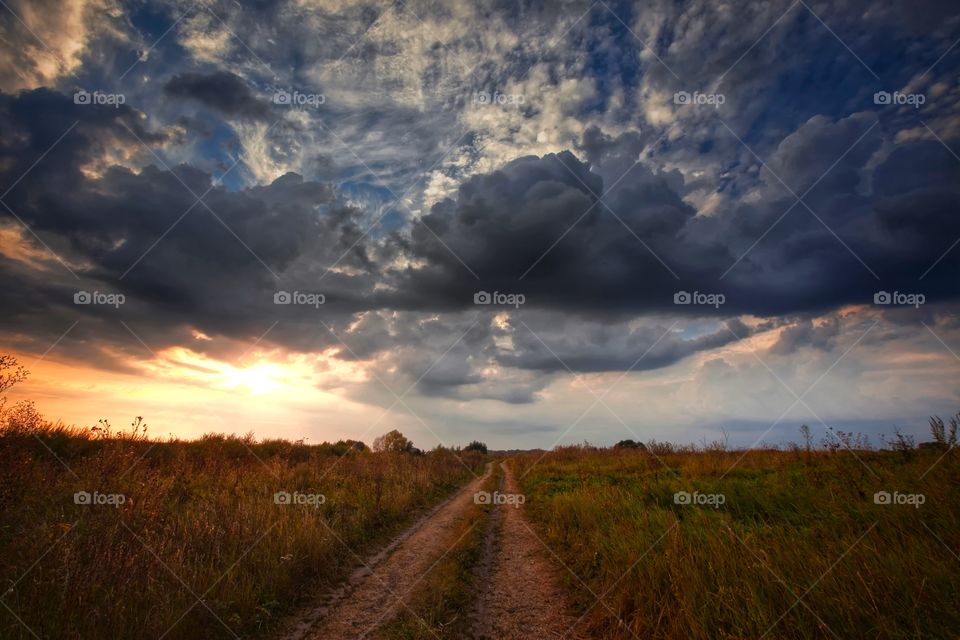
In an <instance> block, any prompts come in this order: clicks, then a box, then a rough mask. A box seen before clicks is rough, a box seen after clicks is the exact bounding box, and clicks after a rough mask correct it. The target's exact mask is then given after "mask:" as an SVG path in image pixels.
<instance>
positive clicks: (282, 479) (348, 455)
mask: <svg viewBox="0 0 960 640" xmlns="http://www.w3.org/2000/svg"><path fill="white" fill-rule="evenodd" d="M102 426H105V425H102ZM461 460H463V461H464V462H461ZM482 460H483V459H482V456H481V455H479V454H476V453H471V452H459V453H457V454H456V455H455V454H454V453H453V452H450V451H446V450H436V451H432V452H429V453H426V454H422V455H417V454H416V453H413V454H411V453H386V452H381V453H373V452H369V451H362V452H361V451H356V450H354V449H353V448H352V447H351V446H350V443H341V444H339V445H319V446H307V445H303V444H298V443H289V442H283V441H270V442H256V441H254V440H253V439H252V438H247V439H243V438H237V437H224V436H208V437H205V438H203V439H201V440H199V441H195V442H153V441H150V440H148V439H146V438H145V437H144V436H143V430H142V429H139V428H136V427H134V428H131V429H129V430H127V432H126V433H125V434H120V435H119V436H118V435H117V434H115V433H110V432H109V431H107V430H106V429H104V430H101V431H96V432H93V431H81V430H77V429H71V428H64V427H57V426H53V425H38V424H35V423H34V424H32V425H31V426H30V428H28V429H22V428H21V429H17V430H12V431H11V430H8V431H7V432H6V433H3V434H0V579H2V580H3V584H4V593H3V595H2V598H0V603H2V605H3V606H2V607H0V637H2V638H31V637H33V636H32V635H31V631H32V633H34V634H36V635H37V636H39V637H42V638H58V639H69V638H84V639H91V638H117V637H129V638H146V637H150V638H161V637H162V638H167V639H171V640H173V639H177V638H184V639H187V638H190V639H194V638H201V637H202V638H232V637H235V635H234V634H236V635H238V636H244V637H249V636H250V635H261V634H262V633H263V632H266V631H269V630H270V629H271V628H273V627H274V626H275V625H276V623H277V620H278V618H279V617H281V616H282V615H283V614H285V613H286V612H289V611H293V610H295V609H296V608H297V607H298V606H299V605H300V604H302V601H303V599H304V598H309V597H310V596H311V595H312V594H314V593H316V592H317V591H318V590H319V589H321V588H322V587H324V586H325V585H330V584H333V583H335V582H337V581H338V580H340V579H341V578H342V577H343V576H344V574H345V572H346V571H347V570H348V569H350V568H351V567H352V566H354V564H355V562H356V561H357V558H356V557H355V556H354V554H353V552H354V551H355V552H357V553H364V552H366V551H367V550H370V549H372V548H374V547H375V546H376V545H378V544H380V543H382V542H383V541H385V540H387V539H388V538H389V537H390V536H392V535H393V534H395V533H396V532H397V531H398V530H399V529H400V528H401V527H402V526H403V525H405V524H407V523H409V522H411V521H412V520H413V519H414V517H415V516H416V515H417V514H418V512H421V511H423V510H424V509H425V508H426V507H428V506H429V505H431V504H433V503H435V502H437V501H438V500H440V499H441V498H443V497H444V496H446V495H448V494H450V493H451V492H452V491H453V490H454V489H455V488H456V487H458V486H461V485H463V484H464V482H465V481H466V480H467V479H468V478H472V477H473V476H472V474H471V472H470V470H469V469H468V468H467V466H465V465H468V466H470V467H471V468H472V470H473V471H476V472H479V471H480V470H482V467H483V462H482ZM78 502H79V504H78ZM28 628H29V629H30V630H31V631H28Z"/></svg>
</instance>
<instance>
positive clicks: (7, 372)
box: [0, 354, 30, 418]
mask: <svg viewBox="0 0 960 640" xmlns="http://www.w3.org/2000/svg"><path fill="white" fill-rule="evenodd" d="M29 374H30V372H29V371H27V370H26V369H25V368H24V367H21V366H20V363H19V362H17V359H16V358H14V357H13V356H8V355H3V354H0V393H3V392H4V391H6V390H7V389H9V388H10V387H12V386H13V385H15V384H17V383H18V382H23V381H24V380H26V379H27V376H28V375H29ZM6 413H7V399H6V398H0V418H3V416H4V415H5V414H6ZM8 417H9V416H8Z"/></svg>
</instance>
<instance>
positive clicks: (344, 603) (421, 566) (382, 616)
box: [288, 464, 493, 640]
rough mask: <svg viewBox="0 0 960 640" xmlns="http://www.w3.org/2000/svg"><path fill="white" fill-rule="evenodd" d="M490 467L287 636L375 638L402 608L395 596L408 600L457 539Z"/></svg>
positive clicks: (308, 639)
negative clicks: (459, 524)
mask: <svg viewBox="0 0 960 640" xmlns="http://www.w3.org/2000/svg"><path fill="white" fill-rule="evenodd" d="M492 470H493V465H492V464H488V465H487V467H486V469H485V470H484V473H483V476H481V477H480V478H476V479H474V480H473V481H471V482H470V484H468V485H467V486H466V487H464V488H463V489H461V490H460V491H458V492H457V493H456V494H455V495H454V497H453V498H451V499H450V500H448V501H447V502H446V503H444V504H442V505H441V506H440V507H439V508H438V509H436V510H434V511H433V512H431V514H428V516H427V517H425V518H423V519H421V520H420V521H419V522H418V523H417V524H415V525H414V526H413V527H411V529H409V530H407V532H406V533H405V534H404V535H403V536H401V537H400V538H399V539H398V540H395V541H394V543H392V544H391V545H390V547H388V548H387V549H386V550H385V551H383V552H381V553H380V554H378V556H377V557H376V558H375V559H374V564H371V563H370V562H368V563H367V564H368V566H370V567H371V568H372V570H373V571H372V573H371V572H370V571H369V570H367V569H366V568H364V569H362V570H360V571H358V572H357V573H356V574H354V576H353V577H352V578H351V579H350V580H349V581H348V583H347V585H345V587H344V588H343V589H342V590H341V591H340V592H338V594H337V597H336V600H337V601H336V602H335V603H332V604H331V605H325V606H322V607H319V608H317V609H315V610H314V611H312V612H310V613H308V614H307V615H306V616H305V617H304V621H303V622H301V623H300V624H299V625H298V626H297V629H296V630H295V631H294V633H293V634H291V635H290V636H288V640H295V639H296V640H301V639H304V640H327V639H332V638H337V639H338V640H349V639H351V638H373V637H377V633H376V630H377V629H378V628H379V627H380V626H381V625H383V624H385V623H386V622H389V621H390V620H391V619H392V618H393V617H394V616H395V615H396V614H397V613H398V612H399V611H400V610H401V609H403V608H404V606H403V605H402V604H401V603H400V599H402V600H403V601H404V602H406V601H407V599H408V598H409V597H410V595H411V591H412V590H413V588H414V587H415V586H416V585H417V583H418V581H419V580H420V577H421V576H423V575H424V574H425V573H426V572H427V571H428V570H429V569H430V567H431V566H432V565H433V564H434V562H436V561H437V560H438V559H440V558H441V557H442V556H443V555H444V554H445V553H446V552H447V551H448V550H449V549H450V547H451V546H453V544H454V543H455V542H456V540H455V539H453V538H452V531H453V530H454V528H455V527H456V524H457V522H458V521H459V518H460V517H462V516H463V514H464V512H465V511H466V510H467V507H468V506H469V505H470V504H471V503H472V502H473V494H474V493H475V492H476V491H479V490H480V486H481V485H482V484H483V482H484V481H485V480H486V479H487V478H488V477H489V476H490V474H491V473H492ZM388 554H389V556H388V557H386V558H385V559H384V556H387V555H388ZM377 560H382V561H380V562H376V561H377ZM316 620H320V621H319V622H318V623H315V621H316Z"/></svg>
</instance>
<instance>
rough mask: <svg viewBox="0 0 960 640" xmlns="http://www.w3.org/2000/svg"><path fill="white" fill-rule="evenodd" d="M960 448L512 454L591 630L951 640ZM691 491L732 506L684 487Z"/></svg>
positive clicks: (959, 545)
mask: <svg viewBox="0 0 960 640" xmlns="http://www.w3.org/2000/svg"><path fill="white" fill-rule="evenodd" d="M957 455H958V453H957V452H956V451H952V450H951V451H947V450H944V449H943V448H942V447H929V448H926V449H922V450H911V449H905V448H904V449H901V450H900V451H868V450H859V451H854V452H851V451H847V450H846V449H841V450H833V451H830V450H815V449H814V450H810V451H806V450H803V449H800V448H794V450H792V451H770V450H767V451H754V452H748V453H745V454H744V453H743V452H735V451H729V452H728V451H723V450H722V447H718V448H714V449H713V450H701V451H693V450H687V451H683V452H680V453H677V452H671V451H670V450H669V449H667V450H661V452H660V453H659V454H656V455H655V454H654V453H653V452H652V451H651V450H650V449H649V448H648V449H647V450H607V451H598V450H589V449H585V448H567V449H563V450H559V451H556V452H553V453H550V454H547V455H546V457H545V458H543V459H542V460H540V461H539V462H538V458H539V455H530V456H527V457H524V458H519V459H518V461H517V463H516V464H517V473H518V476H522V484H523V488H524V491H525V492H526V494H527V507H528V512H530V513H532V514H533V517H534V519H535V521H536V525H537V526H538V528H539V529H540V531H541V535H542V536H543V538H544V540H545V542H546V543H547V544H548V545H549V546H550V547H551V548H552V549H553V550H555V551H556V553H557V554H559V556H560V557H561V558H562V560H563V562H564V563H566V564H567V565H568V566H569V568H570V569H571V571H572V572H573V573H574V574H576V576H577V577H578V578H573V577H569V576H568V579H569V586H570V588H571V590H572V591H573V592H574V593H575V594H576V596H577V603H578V607H579V609H580V613H581V614H584V619H583V623H582V624H583V628H586V629H588V630H589V631H590V633H591V634H592V635H593V636H594V637H602V638H634V637H639V638H684V639H687V638H689V639H694V640H696V639H703V640H707V639H713V638H798V639H799V638H830V637H839V638H956V637H958V635H960V607H958V606H957V597H958V596H960V556H958V554H960V465H958V459H957ZM941 457H942V459H941ZM738 460H739V461H738ZM938 460H939V462H938ZM874 474H876V475H874ZM695 491H696V492H699V493H700V494H702V495H714V494H722V496H723V498H724V500H725V501H724V502H723V504H719V505H718V506H713V505H711V504H706V503H705V504H700V505H697V504H678V502H677V499H675V497H674V494H675V493H677V492H687V493H690V494H692V493H693V492H695ZM876 492H889V493H890V494H893V493H894V492H899V493H900V494H901V496H902V495H904V494H922V495H923V499H924V500H925V502H924V503H923V504H921V505H919V506H913V505H910V504H877V503H876V502H875V499H874V494H875V493H876ZM679 501H680V502H683V501H684V498H683V497H681V498H679ZM880 501H881V502H882V501H883V498H882V497H881V498H880ZM713 502H715V503H716V502H720V500H714V501H713ZM581 580H582V582H581ZM600 595H602V596H603V597H602V601H601V602H599V603H598V601H597V597H596V596H600Z"/></svg>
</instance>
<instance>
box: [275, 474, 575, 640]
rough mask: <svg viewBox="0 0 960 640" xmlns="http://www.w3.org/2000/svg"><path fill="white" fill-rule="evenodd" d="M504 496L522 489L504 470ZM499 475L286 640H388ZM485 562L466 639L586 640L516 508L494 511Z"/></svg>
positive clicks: (425, 521)
mask: <svg viewBox="0 0 960 640" xmlns="http://www.w3.org/2000/svg"><path fill="white" fill-rule="evenodd" d="M502 467H503V469H504V475H503V476H502V478H501V485H500V491H501V492H502V493H506V494H514V495H515V494H517V493H518V491H517V483H516V479H515V478H514V477H513V474H512V473H511V472H510V470H509V467H508V466H507V465H502ZM492 472H493V465H492V464H488V465H487V467H486V469H485V471H484V474H483V476H481V477H479V478H476V479H474V480H473V481H472V482H470V483H469V484H468V485H467V486H466V487H464V488H463V489H461V490H460V491H459V492H458V493H457V494H455V495H454V497H453V498H451V499H449V500H448V501H447V502H445V503H443V504H441V505H440V506H439V507H437V508H435V509H434V510H433V511H432V512H430V513H429V514H427V516H425V517H424V518H422V519H421V520H420V521H419V522H417V523H416V524H415V525H414V526H413V527H411V528H410V529H409V530H407V531H406V532H405V533H404V534H403V535H401V536H399V537H398V538H397V539H396V540H394V541H393V542H392V543H391V544H390V545H388V546H387V547H386V548H385V549H384V550H382V551H381V552H380V553H379V554H378V555H377V556H375V557H374V558H372V559H369V560H368V561H366V563H365V564H366V567H365V568H363V569H361V570H358V571H357V572H356V573H355V574H354V575H353V576H352V577H351V578H350V580H348V581H347V583H346V584H345V585H343V586H342V587H341V588H340V589H339V590H338V591H336V592H335V593H332V594H328V597H327V601H326V603H325V604H323V605H319V606H317V607H314V608H313V609H311V610H310V611H308V612H306V613H305V614H304V615H303V616H302V617H301V618H300V619H299V621H298V623H297V624H296V625H295V628H294V630H293V631H292V632H291V633H290V634H289V635H288V636H287V640H326V639H333V638H336V639H338V640H348V639H353V638H357V639H359V638H385V637H387V636H385V635H383V633H382V627H383V625H384V624H385V623H387V622H389V621H390V620H391V619H393V618H394V617H395V616H396V615H397V614H398V613H399V612H401V611H402V610H404V609H406V608H407V604H406V603H408V602H409V599H410V596H411V594H412V593H413V592H414V591H415V590H416V587H417V585H418V583H419V582H420V580H421V577H422V576H423V575H424V574H426V573H428V572H429V571H430V570H431V568H432V567H433V566H434V565H435V563H437V562H438V561H439V560H441V559H442V558H443V557H444V555H445V554H446V553H447V552H448V551H449V550H450V548H451V546H452V545H453V544H454V543H455V542H456V540H455V532H456V529H457V525H458V524H459V523H460V521H461V519H462V518H464V517H465V512H466V511H467V509H468V508H469V507H470V505H471V504H473V502H474V495H475V494H476V492H477V491H479V490H480V489H481V487H482V486H483V483H484V482H485V481H486V480H487V479H488V478H489V477H490V475H491V473H492ZM484 535H485V538H484V540H483V551H482V557H481V560H480V561H479V563H478V564H477V566H476V567H475V575H474V577H473V581H474V582H475V583H476V586H475V591H476V597H475V598H474V602H473V604H472V607H471V610H469V611H463V612H461V613H462V615H463V618H464V620H467V621H469V623H468V626H469V631H468V632H467V633H468V636H467V637H472V638H475V639H476V640H494V639H496V640H511V639H519V638H523V639H524V640H527V639H532V638H535V639H538V640H539V639H541V638H561V637H566V638H579V637H580V636H576V635H574V634H573V633H572V631H571V628H572V627H573V626H574V624H575V622H576V620H577V618H576V616H574V615H572V614H571V612H570V611H569V610H568V607H567V599H566V594H565V593H564V591H563V590H562V589H561V588H560V587H559V586H558V585H559V576H560V572H561V571H563V569H562V568H561V567H560V566H559V563H558V561H557V560H556V559H555V558H553V557H552V556H551V554H550V552H549V551H548V550H547V549H546V548H545V546H544V545H543V543H541V542H540V540H539V539H538V538H537V536H536V534H535V533H534V532H533V530H532V528H531V527H530V525H529V524H528V523H527V521H526V520H525V518H524V516H523V508H522V507H520V508H517V507H516V506H514V505H511V504H502V505H497V506H493V507H491V513H490V520H489V521H488V523H487V526H486V527H485V534H484Z"/></svg>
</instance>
